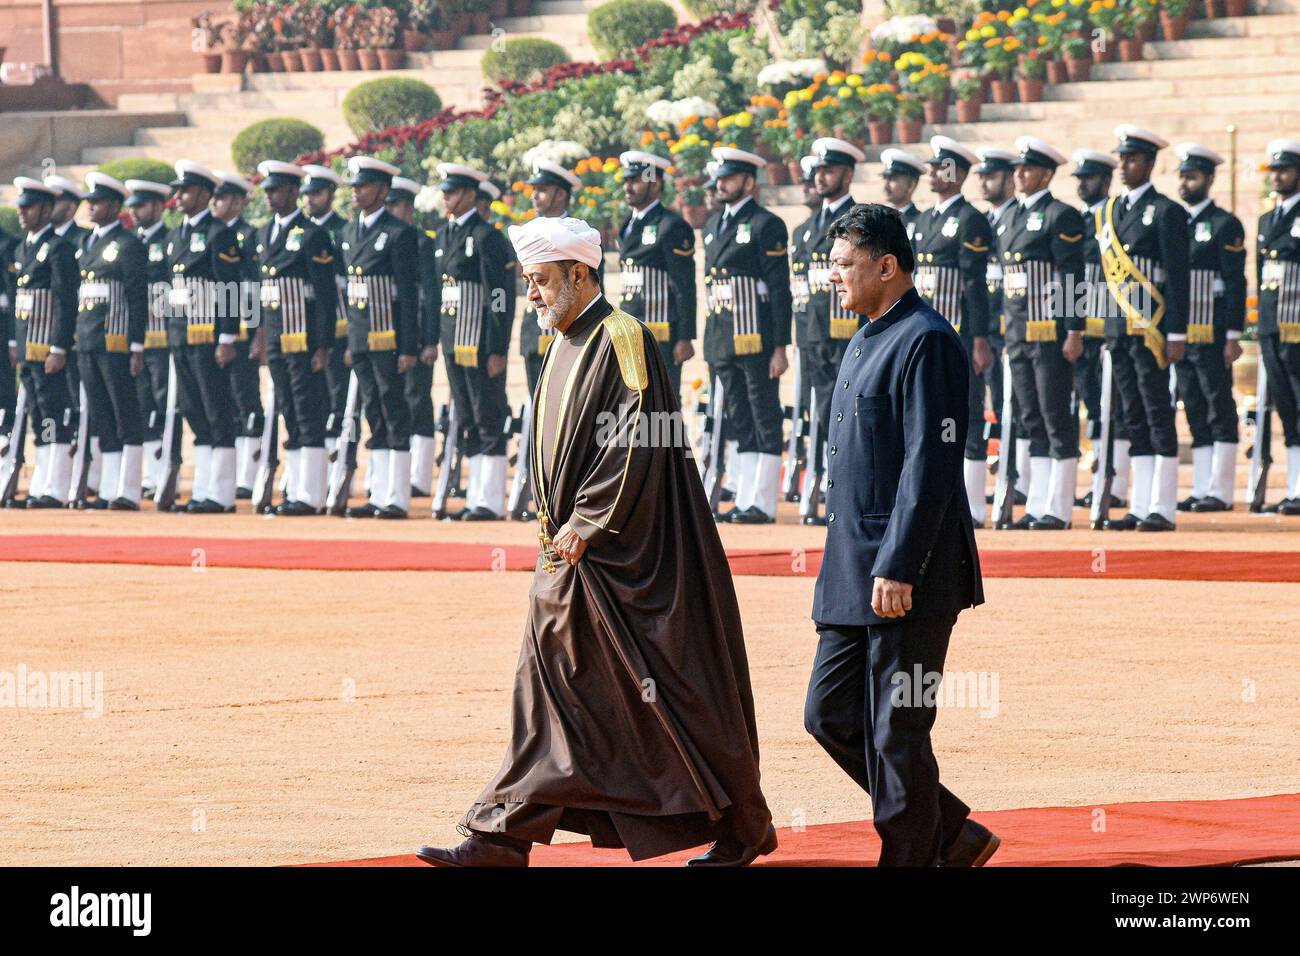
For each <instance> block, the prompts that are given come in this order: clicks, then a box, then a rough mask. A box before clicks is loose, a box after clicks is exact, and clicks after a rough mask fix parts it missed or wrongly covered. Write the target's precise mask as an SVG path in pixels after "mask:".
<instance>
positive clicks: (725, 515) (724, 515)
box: [713, 508, 736, 524]
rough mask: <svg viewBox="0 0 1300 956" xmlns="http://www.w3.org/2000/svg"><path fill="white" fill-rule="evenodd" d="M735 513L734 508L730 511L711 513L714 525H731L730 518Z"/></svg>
mask: <svg viewBox="0 0 1300 956" xmlns="http://www.w3.org/2000/svg"><path fill="white" fill-rule="evenodd" d="M735 513H736V509H735V508H732V509H731V510H730V511H715V512H713V521H714V523H715V524H731V516H732V515H734V514H735Z"/></svg>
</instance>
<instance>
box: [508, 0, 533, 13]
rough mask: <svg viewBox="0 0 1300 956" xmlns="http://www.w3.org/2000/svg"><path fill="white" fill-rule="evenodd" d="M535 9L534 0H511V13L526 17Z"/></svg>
mask: <svg viewBox="0 0 1300 956" xmlns="http://www.w3.org/2000/svg"><path fill="white" fill-rule="evenodd" d="M532 9H533V0H510V15H511V16H512V17H526V16H528V14H529V13H531V12H532Z"/></svg>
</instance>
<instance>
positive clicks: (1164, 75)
mask: <svg viewBox="0 0 1300 956" xmlns="http://www.w3.org/2000/svg"><path fill="white" fill-rule="evenodd" d="M1295 68H1296V60H1295V57H1293V56H1288V55H1286V54H1274V55H1271V56H1270V55H1264V56H1253V57H1250V58H1249V59H1246V60H1232V59H1226V58H1225V59H1222V60H1220V59H1218V58H1217V57H1215V58H1205V59H1193V60H1143V61H1141V62H1140V63H1094V64H1093V67H1092V74H1091V77H1090V79H1091V82H1094V83H1095V82H1097V81H1109V80H1148V79H1156V80H1161V79H1178V78H1181V77H1220V78H1222V79H1226V80H1235V79H1237V78H1238V77H1242V76H1257V75H1262V74H1268V73H1276V74H1279V75H1280V74H1284V73H1291V72H1294V71H1295ZM1070 85H1081V86H1086V85H1088V84H1070Z"/></svg>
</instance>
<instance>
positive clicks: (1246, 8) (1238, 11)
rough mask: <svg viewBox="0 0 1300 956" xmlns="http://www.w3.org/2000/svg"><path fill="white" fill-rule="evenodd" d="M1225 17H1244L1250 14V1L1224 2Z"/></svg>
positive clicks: (1231, 0) (1232, 0)
mask: <svg viewBox="0 0 1300 956" xmlns="http://www.w3.org/2000/svg"><path fill="white" fill-rule="evenodd" d="M1223 6H1224V9H1225V11H1226V13H1225V16H1229V17H1244V16H1245V15H1246V14H1248V13H1250V0H1224V3H1223Z"/></svg>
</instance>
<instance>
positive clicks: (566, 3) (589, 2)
mask: <svg viewBox="0 0 1300 956" xmlns="http://www.w3.org/2000/svg"><path fill="white" fill-rule="evenodd" d="M604 2H605V0H539V2H536V3H534V4H533V9H532V12H533V15H534V16H539V17H562V16H570V15H574V14H581V16H582V17H583V19H584V20H585V19H586V17H587V14H588V13H590V12H591V11H592V10H595V9H596V8H597V7H598V6H600V5H601V4H602V3H604ZM679 19H680V14H679Z"/></svg>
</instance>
